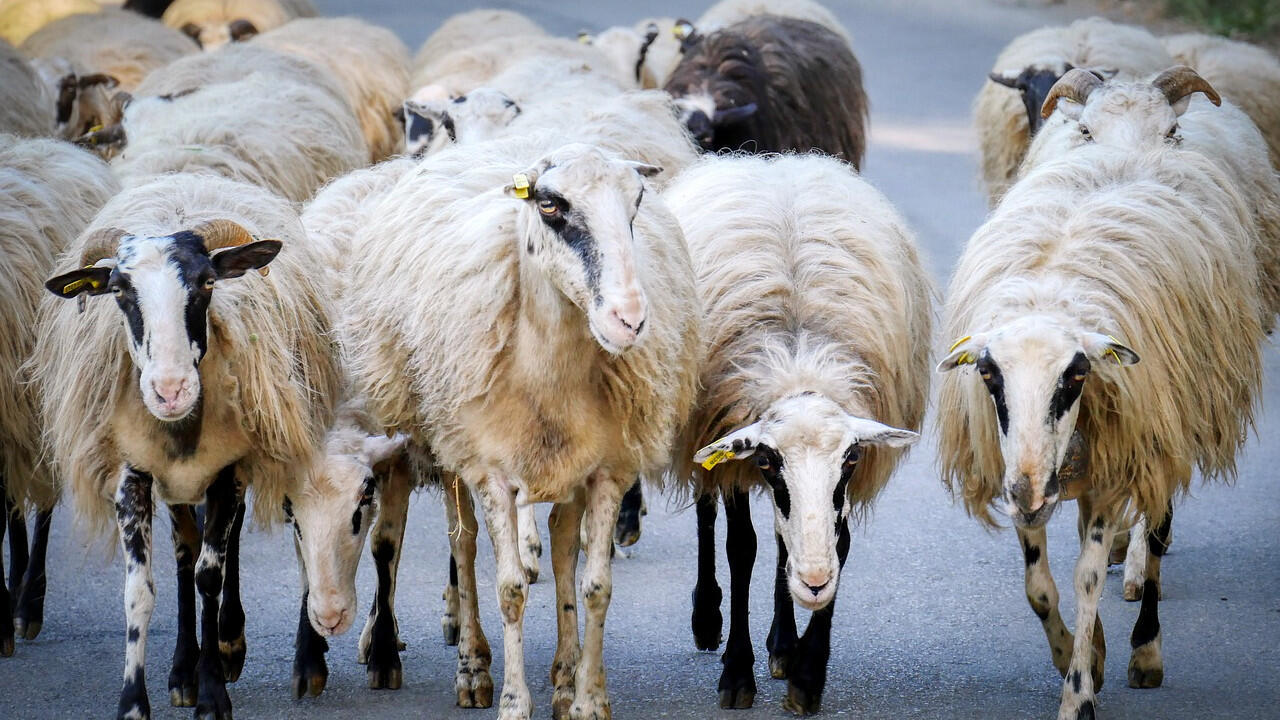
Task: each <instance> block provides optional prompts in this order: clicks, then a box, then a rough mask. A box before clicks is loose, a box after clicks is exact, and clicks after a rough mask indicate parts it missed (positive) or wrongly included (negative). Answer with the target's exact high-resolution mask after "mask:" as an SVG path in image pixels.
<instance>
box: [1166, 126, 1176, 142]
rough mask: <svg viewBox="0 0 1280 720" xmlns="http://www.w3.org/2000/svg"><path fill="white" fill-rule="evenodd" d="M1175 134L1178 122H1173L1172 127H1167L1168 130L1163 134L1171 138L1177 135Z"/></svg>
mask: <svg viewBox="0 0 1280 720" xmlns="http://www.w3.org/2000/svg"><path fill="white" fill-rule="evenodd" d="M1177 134H1178V123H1174V124H1173V127H1171V128H1169V132H1167V133H1165V135H1164V136H1165V137H1167V138H1169V139H1170V140H1172V139H1174V138H1175V137H1176V136H1177Z"/></svg>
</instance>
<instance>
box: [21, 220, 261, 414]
mask: <svg viewBox="0 0 1280 720" xmlns="http://www.w3.org/2000/svg"><path fill="white" fill-rule="evenodd" d="M218 224H225V225H234V224H233V223H227V222H226V221H220V222H219V223H212V224H211V225H218ZM234 227H235V228H238V230H239V232H241V233H243V236H244V238H246V239H251V237H250V236H249V235H248V233H247V232H245V231H244V229H243V228H239V226H234ZM206 242H207V238H206V237H205V236H204V235H201V234H200V232H199V230H197V231H184V232H178V233H174V234H173V235H166V236H162V237H146V236H135V235H128V234H125V233H123V232H121V233H120V239H119V244H118V246H117V250H116V255H115V257H113V258H106V259H103V260H100V261H98V262H97V263H96V264H94V265H92V266H90V267H87V268H84V269H81V270H75V271H72V272H70V273H67V274H65V275H59V276H57V277H55V278H52V279H50V280H49V281H48V282H46V283H45V287H46V288H48V289H49V290H50V291H51V292H53V293H54V294H55V295H58V296H59V297H63V298H68V299H70V298H74V297H78V296H81V295H103V294H106V293H111V294H112V295H114V296H115V300H116V305H117V306H118V307H119V308H120V312H121V315H122V319H123V320H124V323H123V324H124V328H125V334H126V336H127V338H128V347H129V354H130V355H131V356H132V358H133V362H134V366H135V367H137V368H138V371H139V377H138V388H139V390H140V391H141V393H142V402H143V404H144V405H146V407H147V410H149V411H150V412H151V414H152V415H154V416H155V417H156V418H157V419H158V420H161V421H164V422H177V421H180V420H183V419H185V418H186V417H187V416H188V415H190V414H191V413H192V412H193V411H194V410H195V409H196V408H197V407H198V406H199V404H200V372H199V364H200V360H201V359H202V358H203V357H204V355H205V352H206V351H207V350H208V310H209V303H210V301H211V300H212V299H213V289H214V285H215V283H217V282H218V281H222V280H228V279H231V278H236V277H240V276H241V275H243V274H244V273H245V272H247V271H248V270H251V269H254V268H261V267H264V266H266V264H267V263H269V262H271V260H273V259H274V258H275V256H276V254H277V253H279V252H280V242H279V241H276V240H263V241H257V242H248V243H247V244H241V245H239V246H237V247H227V248H225V249H222V250H218V251H214V252H212V253H211V252H210V251H209V250H208V249H207V247H206ZM215 247H217V245H215Z"/></svg>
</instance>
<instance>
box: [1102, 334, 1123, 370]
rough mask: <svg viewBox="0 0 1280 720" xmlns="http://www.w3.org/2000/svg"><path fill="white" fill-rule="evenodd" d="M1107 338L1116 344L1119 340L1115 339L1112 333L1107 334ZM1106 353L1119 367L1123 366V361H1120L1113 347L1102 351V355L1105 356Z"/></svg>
mask: <svg viewBox="0 0 1280 720" xmlns="http://www.w3.org/2000/svg"><path fill="white" fill-rule="evenodd" d="M1107 339H1108V340H1110V341H1111V342H1113V343H1115V344H1117V345H1119V344H1120V341H1119V340H1117V339H1116V338H1115V336H1114V335H1108V336H1107ZM1108 355H1110V356H1111V358H1112V359H1113V360H1115V361H1116V364H1117V365H1119V366H1120V367H1124V363H1122V362H1120V355H1119V354H1118V353H1117V352H1116V351H1115V349H1114V348H1107V350H1106V352H1104V353H1102V356H1103V357H1106V356H1108Z"/></svg>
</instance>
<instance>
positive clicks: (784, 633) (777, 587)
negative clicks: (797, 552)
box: [765, 532, 800, 680]
mask: <svg viewBox="0 0 1280 720" xmlns="http://www.w3.org/2000/svg"><path fill="white" fill-rule="evenodd" d="M773 539H774V542H775V543H777V546H778V563H777V569H776V572H775V573H774V577H773V624H772V625H770V626H769V639H768V640H766V641H765V647H767V648H769V674H770V675H772V676H773V677H774V678H775V679H778V680H785V679H786V677H787V672H788V665H789V664H790V662H791V656H792V654H793V653H794V652H795V649H796V644H797V643H798V642H799V640H800V638H799V635H798V633H797V632H796V609H795V605H794V604H793V603H792V602H791V589H790V588H789V587H787V545H786V543H784V542H783V541H782V536H781V535H779V534H777V533H776V532H775V533H774V534H773Z"/></svg>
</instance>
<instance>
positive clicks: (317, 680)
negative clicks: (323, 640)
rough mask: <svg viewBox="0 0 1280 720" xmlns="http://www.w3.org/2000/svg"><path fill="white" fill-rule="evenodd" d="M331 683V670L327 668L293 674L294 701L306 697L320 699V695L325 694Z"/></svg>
mask: <svg viewBox="0 0 1280 720" xmlns="http://www.w3.org/2000/svg"><path fill="white" fill-rule="evenodd" d="M328 682H329V669H328V668H327V667H323V666H322V667H320V668H313V669H312V670H310V671H304V672H298V671H294V673H293V699H294V700H301V699H302V698H304V697H320V693H322V692H324V686H325V684H326V683H328Z"/></svg>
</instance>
